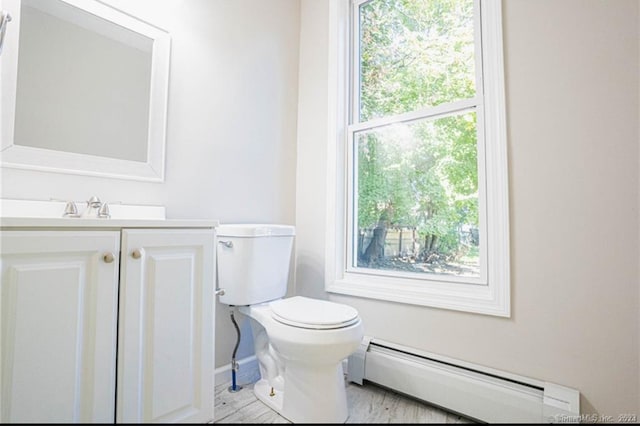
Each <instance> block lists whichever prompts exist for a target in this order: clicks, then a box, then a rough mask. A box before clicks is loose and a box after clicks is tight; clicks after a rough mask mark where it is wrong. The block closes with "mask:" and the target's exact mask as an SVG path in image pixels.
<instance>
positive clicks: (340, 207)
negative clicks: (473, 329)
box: [325, 0, 510, 317]
mask: <svg viewBox="0 0 640 426" xmlns="http://www.w3.org/2000/svg"><path fill="white" fill-rule="evenodd" d="M366 1H368V0H330V27H329V31H330V32H329V88H330V90H329V99H328V105H329V111H328V112H329V135H330V141H329V144H328V157H327V158H328V161H327V166H328V167H327V209H328V210H327V223H326V229H327V235H326V267H325V290H326V291H327V292H330V293H340V294H347V295H352V296H359V297H366V298H373V299H381V300H388V301H393V302H400V303H408V304H413V305H422V306H431V307H437V308H444V309H453V310H459V311H466V312H474V313H481V314H487V315H496V316H503V317H509V316H510V262H509V200H508V169H507V136H506V135H507V131H506V113H505V92H504V65H503V53H502V10H501V2H500V0H475V1H476V3H477V4H476V10H477V11H479V13H478V12H476V30H475V39H476V62H477V63H478V64H479V66H477V67H476V69H477V72H476V80H477V85H476V86H477V94H476V97H475V98H473V99H471V100H464V101H459V102H453V103H451V104H447V105H443V106H439V107H432V108H425V109H423V110H421V111H417V112H409V113H406V114H400V115H398V116H395V117H385V118H381V119H377V120H372V121H370V122H368V124H367V125H366V126H363V125H362V124H360V123H357V120H356V119H355V118H354V117H351V118H354V119H353V122H354V124H350V122H349V121H350V114H351V111H350V103H351V100H352V99H354V98H353V97H354V96H359V94H358V93H354V90H353V89H352V88H351V86H352V85H351V84H350V80H351V78H352V77H353V73H354V72H355V71H356V70H352V69H351V66H350V62H351V57H352V56H351V55H354V56H355V55H356V54H357V52H351V46H352V45H357V43H355V42H354V41H352V40H351V39H350V37H353V36H352V35H351V33H350V28H351V25H352V21H351V20H352V19H356V18H355V17H354V16H353V15H354V13H351V11H350V8H351V7H353V8H354V9H355V10H356V11H357V7H358V6H359V5H360V4H362V3H364V2H366ZM352 5H353V6H352ZM478 23H479V24H480V25H479V27H480V28H478V25H477V24H478ZM356 57H357V56H356ZM353 81H356V80H355V79H354V80H353ZM355 91H357V90H355ZM427 110H428V111H427ZM465 110H468V111H475V112H476V114H477V123H478V124H477V125H478V163H479V164H478V184H479V193H480V196H479V212H480V232H481V244H482V245H483V246H482V247H481V253H483V255H482V256H481V265H480V266H481V267H480V269H481V274H480V277H479V278H471V279H468V278H460V277H454V276H446V275H435V274H425V277H424V278H423V277H419V278H417V277H416V274H402V273H398V272H393V271H379V270H371V269H368V270H367V269H364V268H353V267H351V266H350V265H352V264H353V263H352V259H351V257H352V255H351V251H352V250H351V249H350V244H351V238H349V232H351V231H350V230H351V228H352V223H351V222H352V220H351V218H352V217H353V211H352V208H351V201H352V200H349V199H348V196H349V194H353V192H352V191H353V189H354V188H353V184H352V183H351V182H352V181H353V179H352V178H351V176H350V174H349V170H350V169H349V162H350V161H352V158H353V152H352V151H353V148H352V146H353V140H352V136H353V134H354V132H356V131H360V130H362V129H363V128H376V127H378V126H380V125H383V124H385V123H387V122H391V121H395V120H398V121H403V122H409V121H412V120H415V119H416V118H420V117H423V116H425V114H427V115H428V116H434V115H438V114H445V115H446V114H451V113H457V112H460V111H465ZM356 113H357V112H354V113H353V114H356Z"/></svg>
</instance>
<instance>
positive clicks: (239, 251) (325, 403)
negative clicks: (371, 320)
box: [217, 224, 364, 423]
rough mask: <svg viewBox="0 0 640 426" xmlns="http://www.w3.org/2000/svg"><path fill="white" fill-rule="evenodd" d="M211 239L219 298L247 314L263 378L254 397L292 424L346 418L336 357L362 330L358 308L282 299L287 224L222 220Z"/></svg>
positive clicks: (352, 347)
mask: <svg viewBox="0 0 640 426" xmlns="http://www.w3.org/2000/svg"><path fill="white" fill-rule="evenodd" d="M217 236H218V248H217V268H218V286H219V288H221V289H224V294H223V295H221V296H220V302H222V303H224V304H227V305H230V306H236V307H238V311H239V312H240V313H242V314H244V315H246V316H247V317H248V318H250V319H251V329H252V333H253V340H254V345H255V353H256V358H257V359H258V364H259V368H260V376H261V378H260V379H259V380H258V381H257V382H256V383H255V385H254V392H255V395H256V396H257V398H258V399H260V400H261V401H262V402H264V403H265V404H266V405H267V406H269V407H271V408H272V409H273V410H275V411H276V412H278V413H279V414H280V415H282V416H283V417H285V418H286V419H288V420H290V421H291V422H294V423H344V422H345V421H346V419H347V417H348V415H349V413H348V408H347V397H346V392H345V383H344V376H343V371H342V361H343V360H344V359H346V358H347V357H348V356H349V355H351V354H352V353H353V352H355V351H356V349H357V347H358V345H359V344H360V341H361V340H362V337H363V334H364V329H363V325H362V321H361V320H360V318H359V316H358V312H357V311H356V310H355V309H354V308H352V307H351V306H348V305H344V304H340V303H334V302H329V301H325V300H319V299H311V298H308V297H302V296H295V297H289V298H285V297H284V296H285V293H286V291H287V282H288V277H289V265H290V260H291V251H292V248H293V239H294V237H295V228H294V227H293V226H287V225H271V224H222V225H219V227H218V228H217Z"/></svg>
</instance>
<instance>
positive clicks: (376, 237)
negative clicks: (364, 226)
mask: <svg viewBox="0 0 640 426" xmlns="http://www.w3.org/2000/svg"><path fill="white" fill-rule="evenodd" d="M386 238H387V222H386V221H380V222H378V226H376V227H375V228H374V229H373V238H371V241H370V242H369V245H368V246H367V249H366V250H365V251H364V253H363V255H362V261H363V262H364V263H365V265H371V264H372V263H375V262H379V261H381V260H382V259H384V241H385V240H386Z"/></svg>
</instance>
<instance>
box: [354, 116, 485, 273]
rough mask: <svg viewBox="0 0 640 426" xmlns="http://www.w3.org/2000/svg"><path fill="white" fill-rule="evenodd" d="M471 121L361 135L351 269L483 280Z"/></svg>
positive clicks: (394, 126) (357, 139)
mask: <svg viewBox="0 0 640 426" xmlns="http://www.w3.org/2000/svg"><path fill="white" fill-rule="evenodd" d="M476 142H477V139H476V114H475V112H465V113H461V114H459V115H455V116H450V117H445V118H439V119H431V120H426V119H423V120H419V121H414V122H411V123H403V124H392V125H389V126H385V127H381V128H377V129H375V130H368V131H362V132H358V133H356V134H355V135H354V152H355V155H357V159H356V161H357V163H356V170H355V171H356V173H357V174H356V176H355V183H356V185H355V187H356V188H357V194H354V195H356V196H357V197H354V200H357V201H356V203H357V206H356V214H355V221H354V222H355V223H357V227H358V229H357V232H354V234H356V235H355V240H356V241H354V244H353V247H354V256H353V258H354V266H356V267H361V268H373V269H385V270H393V271H405V272H419V273H436V274H446V275H456V276H471V277H477V276H479V275H480V253H479V242H480V237H481V236H480V235H479V222H478V170H477V143H476Z"/></svg>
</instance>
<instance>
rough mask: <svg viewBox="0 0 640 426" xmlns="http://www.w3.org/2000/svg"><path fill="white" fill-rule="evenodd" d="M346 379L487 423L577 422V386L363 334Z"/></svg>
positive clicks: (578, 413) (578, 399) (578, 400)
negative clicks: (366, 383) (374, 385)
mask: <svg viewBox="0 0 640 426" xmlns="http://www.w3.org/2000/svg"><path fill="white" fill-rule="evenodd" d="M347 380H349V381H351V382H354V383H357V384H363V381H364V380H367V381H370V382H373V383H376V384H379V385H381V386H384V387H386V388H389V389H392V390H394V391H397V392H399V393H402V394H405V395H408V396H411V397H414V398H417V399H419V400H422V401H425V402H428V403H430V404H433V405H436V406H439V407H442V408H444V409H446V410H448V411H452V412H455V413H459V414H461V415H463V416H466V417H469V418H471V419H474V420H478V421H481V422H487V423H554V422H558V423H568V422H572V423H573V422H575V423H577V422H579V419H580V405H579V404H580V394H579V392H578V391H577V390H575V389H571V388H568V387H565V386H560V385H557V384H553V383H548V382H542V381H538V380H534V379H530V378H525V377H521V376H517V375H514V374H510V373H505V372H501V371H498V370H494V369H489V368H486V367H482V366H477V365H473V364H470V363H467V362H461V361H457V360H453V359H450V358H447V357H442V356H440V355H435V354H430V353H426V352H422V351H418V350H416V349H413V348H408V347H404V346H401V345H397V344H394V343H390V342H385V341H383V340H379V339H372V338H370V337H365V338H364V339H363V341H362V343H361V345H360V348H359V349H358V350H357V351H356V352H355V353H354V354H353V355H351V356H350V357H349V359H348V362H347Z"/></svg>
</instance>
